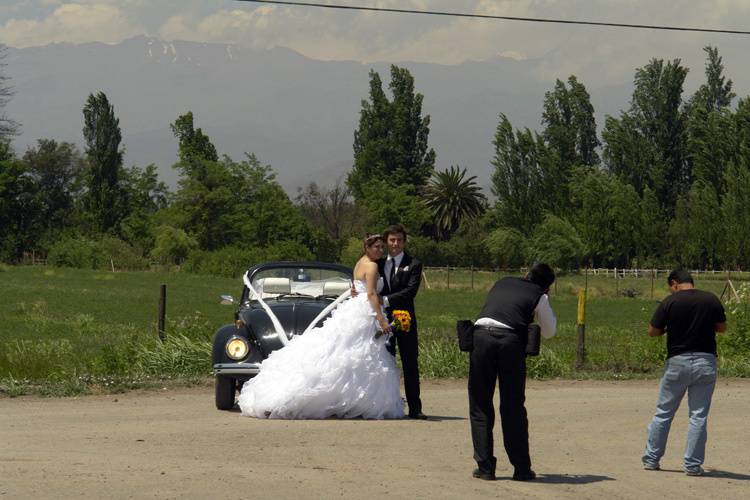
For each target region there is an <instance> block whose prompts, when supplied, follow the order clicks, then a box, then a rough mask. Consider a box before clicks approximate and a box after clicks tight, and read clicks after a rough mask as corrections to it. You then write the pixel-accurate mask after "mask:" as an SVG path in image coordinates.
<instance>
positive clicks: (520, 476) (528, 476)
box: [513, 469, 536, 481]
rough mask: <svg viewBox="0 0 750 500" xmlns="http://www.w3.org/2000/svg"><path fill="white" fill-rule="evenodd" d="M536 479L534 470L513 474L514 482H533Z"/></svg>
mask: <svg viewBox="0 0 750 500" xmlns="http://www.w3.org/2000/svg"><path fill="white" fill-rule="evenodd" d="M534 479H536V472H534V471H533V470H531V469H529V470H525V471H519V470H517V471H515V472H514V473H513V481H533V480H534Z"/></svg>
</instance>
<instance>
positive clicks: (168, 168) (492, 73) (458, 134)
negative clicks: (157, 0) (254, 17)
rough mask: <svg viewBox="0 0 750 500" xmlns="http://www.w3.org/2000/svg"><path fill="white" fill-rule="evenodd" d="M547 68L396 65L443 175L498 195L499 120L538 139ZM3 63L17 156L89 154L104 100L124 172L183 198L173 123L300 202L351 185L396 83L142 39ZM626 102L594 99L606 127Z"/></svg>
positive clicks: (40, 50)
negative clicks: (367, 117)
mask: <svg viewBox="0 0 750 500" xmlns="http://www.w3.org/2000/svg"><path fill="white" fill-rule="evenodd" d="M553 57H555V55H554V53H551V54H548V55H546V56H545V58H553ZM545 58H541V59H530V60H514V59H509V58H502V57H497V58H493V59H490V60H484V61H467V62H464V63H462V64H458V65H452V66H448V65H439V64H428V63H413V62H395V61H394V63H395V64H397V65H399V66H404V67H407V68H409V70H410V71H411V73H412V74H413V75H414V78H415V87H416V89H417V91H418V92H420V93H422V94H423V95H424V103H423V114H429V115H430V116H431V126H430V129H431V130H430V145H431V146H432V147H433V148H434V149H435V151H436V153H437V162H436V167H437V168H439V169H443V168H447V167H448V166H450V165H460V166H461V167H466V168H467V169H468V171H469V172H470V174H472V175H476V176H477V178H478V182H479V184H480V185H482V186H483V187H484V188H485V189H486V190H487V191H488V192H489V185H490V181H489V179H490V176H491V166H490V160H491V158H492V156H493V146H492V138H493V136H494V133H495V128H496V126H497V122H498V114H499V113H501V112H502V113H505V114H506V115H507V116H508V118H509V119H510V120H511V122H512V123H513V125H514V126H515V127H517V128H520V127H529V128H532V129H539V128H540V119H541V110H542V102H543V98H544V93H545V91H548V90H550V89H552V87H553V85H554V81H540V80H539V78H538V77H537V76H536V75H537V74H539V71H538V69H539V68H541V67H543V66H544V64H545ZM5 63H6V64H7V66H6V68H5V71H6V74H7V75H8V76H10V77H11V79H12V80H11V84H12V85H13V87H14V89H15V96H14V97H13V98H12V100H11V102H10V103H9V104H8V106H7V108H6V114H7V115H8V116H9V117H11V118H13V119H15V120H16V121H18V122H20V123H21V125H22V131H21V135H20V136H18V137H17V138H15V140H14V148H15V150H16V151H17V152H18V153H23V151H25V150H26V148H28V147H29V146H32V145H34V144H35V143H36V141H37V139H40V138H49V139H56V140H59V141H71V142H74V143H76V144H78V145H79V146H82V143H83V139H82V133H81V128H82V123H83V115H82V112H81V110H82V108H83V106H84V103H85V101H86V98H87V96H88V95H89V94H90V93H95V92H98V91H103V92H104V93H106V94H107V96H108V98H109V100H110V102H111V103H112V104H113V106H114V108H115V113H116V115H117V116H118V117H119V119H120V127H121V129H122V133H123V146H124V148H125V162H126V164H127V165H140V166H144V165H147V164H150V163H154V164H156V165H157V166H158V167H159V172H160V176H161V177H162V179H163V180H165V181H166V182H167V183H168V184H170V185H172V186H174V185H175V183H176V181H177V173H176V171H175V170H174V169H173V168H172V165H173V164H174V163H175V162H176V161H177V140H176V138H175V137H174V136H173V134H172V132H171V130H170V128H169V124H170V123H172V122H174V120H175V119H176V118H177V117H178V116H179V115H181V114H183V113H185V112H187V111H192V112H193V114H194V116H195V122H196V127H201V128H202V129H203V132H204V133H206V134H207V135H208V136H209V137H210V138H211V140H212V142H213V143H214V144H215V145H216V148H217V150H218V151H219V152H220V154H227V155H229V156H231V157H232V158H234V159H236V160H239V159H242V158H243V155H244V153H245V152H252V153H255V154H256V155H257V156H258V157H259V159H260V160H261V161H262V162H263V163H267V164H270V165H271V166H272V167H273V168H274V170H275V171H276V172H277V179H278V180H279V182H280V183H281V185H282V186H283V187H284V188H285V189H286V190H287V192H289V193H291V194H294V193H295V192H296V190H297V188H298V187H301V186H305V185H306V184H308V183H309V182H310V181H313V180H314V181H316V182H318V183H319V184H320V185H330V184H332V183H333V182H335V181H336V180H337V179H339V178H341V177H342V176H343V175H345V174H346V172H347V171H348V170H349V169H350V168H351V165H352V143H353V137H354V130H355V128H356V126H357V123H358V120H359V112H360V109H361V101H362V99H366V98H367V97H368V89H369V87H368V81H369V75H368V73H369V71H370V69H374V70H375V71H377V72H378V73H380V76H381V79H382V80H383V82H384V84H387V82H389V81H390V75H389V64H390V63H389V62H382V63H374V64H363V63H361V62H356V61H320V60H314V59H310V58H307V57H305V56H303V55H301V54H299V53H297V52H294V51H292V50H289V49H285V48H274V49H262V50H260V49H251V48H246V47H242V46H238V45H232V44H216V43H195V42H177V41H175V42H167V41H162V40H159V39H156V38H149V37H142V36H141V37H136V38H131V39H128V40H125V41H123V42H121V43H119V44H115V45H108V44H102V43H87V44H69V43H58V44H50V45H46V46H40V47H30V48H13V47H9V48H8V51H7V54H6V59H5ZM568 76H569V75H558V78H560V79H562V80H565V79H567V77H568ZM579 80H580V78H579ZM583 83H584V84H586V82H585V81H583ZM631 89H632V84H631V83H630V82H623V84H621V85H612V86H607V87H599V88H588V90H589V93H590V94H591V100H592V103H593V105H594V107H595V109H596V116H597V123H598V124H599V125H600V126H601V124H602V123H603V118H604V115H605V114H611V115H617V114H618V113H619V110H620V109H623V108H625V107H626V106H627V102H628V100H629V98H630V94H631V91H632V90H631Z"/></svg>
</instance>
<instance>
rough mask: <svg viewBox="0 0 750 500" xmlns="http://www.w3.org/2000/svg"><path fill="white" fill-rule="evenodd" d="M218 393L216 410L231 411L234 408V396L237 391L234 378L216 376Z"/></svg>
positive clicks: (215, 386) (215, 383)
mask: <svg viewBox="0 0 750 500" xmlns="http://www.w3.org/2000/svg"><path fill="white" fill-rule="evenodd" d="M214 389H215V391H216V408H217V409H219V410H231V409H232V408H234V396H235V392H236V391H237V383H236V382H235V380H234V379H233V378H232V377H222V376H221V375H217V376H216V380H215V381H214Z"/></svg>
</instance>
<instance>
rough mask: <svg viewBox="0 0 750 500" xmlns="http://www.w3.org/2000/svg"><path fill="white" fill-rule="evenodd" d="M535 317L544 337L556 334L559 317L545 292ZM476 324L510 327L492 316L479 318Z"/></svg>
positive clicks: (535, 310) (537, 306)
mask: <svg viewBox="0 0 750 500" xmlns="http://www.w3.org/2000/svg"><path fill="white" fill-rule="evenodd" d="M534 317H535V319H536V322H537V323H539V327H540V328H541V329H542V337H544V338H545V339H548V338H550V337H553V336H554V335H555V331H556V330H557V317H556V316H555V312H554V311H553V310H552V307H551V306H550V305H549V296H548V295H547V294H546V293H545V294H544V295H542V297H541V298H540V299H539V303H538V304H537V305H536V309H534ZM474 325H476V326H494V327H495V328H510V327H509V326H508V325H506V324H505V323H501V322H500V321H497V320H494V319H492V318H479V319H478V320H476V321H475V322H474Z"/></svg>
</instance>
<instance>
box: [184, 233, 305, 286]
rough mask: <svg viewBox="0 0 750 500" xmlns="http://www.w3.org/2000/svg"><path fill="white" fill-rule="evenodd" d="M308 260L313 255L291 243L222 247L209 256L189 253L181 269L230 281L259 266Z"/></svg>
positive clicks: (208, 253) (195, 252) (303, 247)
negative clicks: (284, 261)
mask: <svg viewBox="0 0 750 500" xmlns="http://www.w3.org/2000/svg"><path fill="white" fill-rule="evenodd" d="M312 258H313V255H312V253H311V252H310V250H308V248H307V247H306V246H304V245H302V244H300V243H297V242H294V241H280V242H277V243H274V244H273V245H271V246H269V247H266V248H258V247H244V248H240V247H224V248H222V249H220V250H214V251H212V252H209V251H206V250H196V251H193V252H191V253H190V255H189V256H188V258H187V260H186V261H185V263H184V265H183V269H184V270H186V271H188V272H191V273H197V274H212V275H215V276H226V277H227V278H234V277H237V276H239V275H241V274H242V273H243V272H245V271H246V270H247V269H248V268H250V267H252V266H254V265H256V264H260V263H263V262H269V261H274V260H312Z"/></svg>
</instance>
